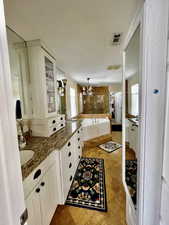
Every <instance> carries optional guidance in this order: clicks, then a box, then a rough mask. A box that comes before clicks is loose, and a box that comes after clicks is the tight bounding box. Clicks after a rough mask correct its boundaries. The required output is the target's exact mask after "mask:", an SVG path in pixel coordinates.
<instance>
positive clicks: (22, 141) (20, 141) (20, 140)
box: [16, 119, 26, 150]
mask: <svg viewBox="0 0 169 225" xmlns="http://www.w3.org/2000/svg"><path fill="white" fill-rule="evenodd" d="M16 121H17V133H18V145H19V149H20V150H21V149H22V148H24V147H25V146H26V139H25V137H24V131H23V126H24V123H23V120H22V119H17V120H16Z"/></svg>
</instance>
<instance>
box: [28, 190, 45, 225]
mask: <svg viewBox="0 0 169 225" xmlns="http://www.w3.org/2000/svg"><path fill="white" fill-rule="evenodd" d="M39 191H40V189H39V188H36V189H35V190H33V192H32V193H31V194H30V195H29V197H28V198H27V199H26V207H27V210H28V221H27V224H28V225H37V224H38V225H42V220H41V208H40V192H39Z"/></svg>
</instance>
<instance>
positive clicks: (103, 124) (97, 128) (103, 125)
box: [82, 118, 111, 141]
mask: <svg viewBox="0 0 169 225" xmlns="http://www.w3.org/2000/svg"><path fill="white" fill-rule="evenodd" d="M82 127H83V141H87V140H89V139H92V138H95V137H99V136H102V135H105V134H109V133H110V132H111V131H110V120H109V119H108V118H91V119H89V118H87V119H83V121H82Z"/></svg>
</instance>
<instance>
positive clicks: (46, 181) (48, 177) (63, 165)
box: [23, 127, 82, 225]
mask: <svg viewBox="0 0 169 225" xmlns="http://www.w3.org/2000/svg"><path fill="white" fill-rule="evenodd" d="M81 132H82V129H81V127H80V128H79V129H77V130H76V131H75V133H74V134H73V135H72V137H71V138H70V139H69V140H68V141H67V142H66V143H65V144H64V146H63V147H62V148H61V149H58V150H55V151H53V152H52V153H51V154H50V155H49V156H48V157H47V158H46V159H45V160H44V161H42V163H41V164H40V165H39V166H38V167H37V168H36V169H35V170H34V171H33V172H32V173H31V174H30V175H29V176H28V177H27V178H26V179H25V180H24V182H23V187H24V194H25V202H26V207H27V210H28V222H27V224H28V225H49V224H50V222H51V220H52V217H53V215H54V212H55V210H56V207H57V205H58V204H64V203H65V201H66V198H67V195H68V193H69V189H70V186H71V184H72V181H73V178H74V175H75V173H76V169H77V166H78V164H79V161H80V158H81V156H82V140H81V135H82V133H81Z"/></svg>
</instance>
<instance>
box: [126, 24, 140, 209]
mask: <svg viewBox="0 0 169 225" xmlns="http://www.w3.org/2000/svg"><path fill="white" fill-rule="evenodd" d="M139 58H140V27H138V28H137V29H136V31H135V33H134V35H133V36H132V38H131V40H130V42H129V44H128V46H127V48H126V50H125V78H124V79H125V108H126V110H125V142H126V143H125V181H126V185H127V188H128V191H129V194H130V196H131V199H132V202H133V204H134V207H135V209H137V187H138V184H137V161H138V156H139V154H138V142H139V136H138V133H139V132H138V130H139V118H140V117H139V115H140V112H139V79H140V78H139V75H140V74H139Z"/></svg>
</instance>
